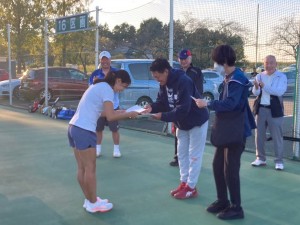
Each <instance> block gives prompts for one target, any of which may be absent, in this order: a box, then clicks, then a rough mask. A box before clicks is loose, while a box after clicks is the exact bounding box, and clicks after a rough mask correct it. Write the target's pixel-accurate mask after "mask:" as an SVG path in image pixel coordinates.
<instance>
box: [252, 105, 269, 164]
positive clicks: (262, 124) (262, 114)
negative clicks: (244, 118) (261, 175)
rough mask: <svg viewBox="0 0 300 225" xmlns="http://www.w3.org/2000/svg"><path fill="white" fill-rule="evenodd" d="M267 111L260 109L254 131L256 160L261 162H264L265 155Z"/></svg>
mask: <svg viewBox="0 0 300 225" xmlns="http://www.w3.org/2000/svg"><path fill="white" fill-rule="evenodd" d="M269 111H270V110H269V109H266V108H262V107H261V108H260V109H259V113H258V115H257V116H256V126H257V129H256V131H255V144H256V158H257V159H260V160H262V161H266V153H265V141H266V130H267V116H268V113H269Z"/></svg>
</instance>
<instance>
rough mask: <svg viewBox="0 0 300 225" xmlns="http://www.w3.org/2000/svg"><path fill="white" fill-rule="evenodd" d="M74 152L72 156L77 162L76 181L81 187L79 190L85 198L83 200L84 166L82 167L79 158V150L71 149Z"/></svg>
mask: <svg viewBox="0 0 300 225" xmlns="http://www.w3.org/2000/svg"><path fill="white" fill-rule="evenodd" d="M73 151H74V156H75V159H76V162H77V181H78V183H79V185H80V187H81V190H82V192H83V194H84V196H85V198H86V199H87V193H86V192H85V188H84V174H85V171H84V166H83V162H82V161H81V158H80V156H79V150H76V149H75V148H74V149H73Z"/></svg>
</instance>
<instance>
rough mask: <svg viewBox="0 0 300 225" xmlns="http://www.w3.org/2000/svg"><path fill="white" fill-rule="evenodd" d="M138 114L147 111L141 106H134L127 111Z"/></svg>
mask: <svg viewBox="0 0 300 225" xmlns="http://www.w3.org/2000/svg"><path fill="white" fill-rule="evenodd" d="M133 111H134V112H138V113H141V112H144V111H145V109H144V108H143V107H141V106H139V105H134V106H132V107H130V108H128V109H126V112H133Z"/></svg>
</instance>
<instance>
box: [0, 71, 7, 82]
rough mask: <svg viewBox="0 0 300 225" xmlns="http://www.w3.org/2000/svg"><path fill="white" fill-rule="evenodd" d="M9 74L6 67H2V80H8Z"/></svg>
mask: <svg viewBox="0 0 300 225" xmlns="http://www.w3.org/2000/svg"><path fill="white" fill-rule="evenodd" d="M8 79H9V74H8V72H7V71H6V70H5V69H0V81H3V80H8Z"/></svg>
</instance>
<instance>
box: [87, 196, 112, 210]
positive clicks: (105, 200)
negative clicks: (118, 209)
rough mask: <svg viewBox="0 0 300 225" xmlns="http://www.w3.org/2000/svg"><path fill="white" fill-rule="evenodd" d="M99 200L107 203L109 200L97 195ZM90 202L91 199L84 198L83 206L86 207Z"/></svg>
mask: <svg viewBox="0 0 300 225" xmlns="http://www.w3.org/2000/svg"><path fill="white" fill-rule="evenodd" d="M97 201H100V202H106V203H107V202H109V200H108V199H101V198H100V197H97ZM88 202H89V200H87V199H84V203H83V206H82V207H83V208H85V209H86V206H87V204H88Z"/></svg>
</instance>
